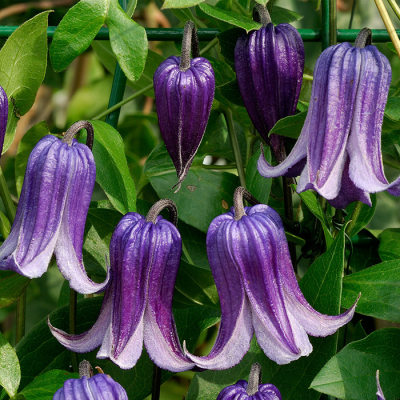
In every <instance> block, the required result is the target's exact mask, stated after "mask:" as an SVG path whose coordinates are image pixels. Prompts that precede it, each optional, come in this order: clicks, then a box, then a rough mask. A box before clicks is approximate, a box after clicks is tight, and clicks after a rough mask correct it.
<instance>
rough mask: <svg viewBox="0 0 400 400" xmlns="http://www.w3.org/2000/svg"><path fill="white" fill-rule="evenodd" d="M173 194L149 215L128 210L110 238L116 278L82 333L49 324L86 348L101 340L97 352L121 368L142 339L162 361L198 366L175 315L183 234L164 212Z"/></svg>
mask: <svg viewBox="0 0 400 400" xmlns="http://www.w3.org/2000/svg"><path fill="white" fill-rule="evenodd" d="M165 207H169V208H170V209H172V210H173V212H174V213H175V215H176V208H175V205H174V203H173V202H172V201H170V200H160V201H159V202H157V203H156V204H155V205H154V206H153V207H152V208H151V210H150V211H149V213H148V215H147V217H146V218H145V217H143V216H141V215H140V214H137V213H128V214H126V215H125V216H124V217H123V218H122V219H121V221H120V222H119V223H118V225H117V227H116V229H115V231H114V233H113V236H112V238H111V243H110V264H111V266H110V270H111V283H110V286H109V287H108V288H107V289H106V291H105V296H104V300H103V305H102V309H101V311H100V315H99V318H98V319H97V322H96V323H95V324H94V325H93V327H92V328H91V329H90V330H89V331H87V332H85V333H82V334H80V335H70V334H67V333H66V332H63V331H61V330H59V329H57V328H54V327H52V326H51V325H50V323H49V326H50V329H51V332H52V333H53V335H54V336H55V337H56V338H57V340H58V341H59V342H60V343H61V344H62V345H64V346H65V347H67V348H68V349H70V350H72V351H75V352H78V353H85V352H88V351H91V350H93V349H94V348H96V347H98V346H100V345H101V348H100V350H99V352H98V353H97V357H98V358H110V359H111V360H112V361H113V362H114V363H115V364H117V365H118V366H120V367H121V368H124V369H128V368H132V367H133V366H134V365H135V364H136V362H137V360H138V359H139V357H140V355H141V353H142V347H143V341H144V345H145V346H146V349H147V352H148V353H149V355H150V358H151V359H152V360H153V361H154V363H155V364H157V365H158V366H159V367H161V368H164V369H168V370H170V371H184V370H187V369H190V368H192V367H193V366H194V363H193V362H191V361H190V360H189V359H188V358H187V357H186V356H185V355H184V354H183V351H182V349H181V346H180V343H179V339H178V335H177V332H176V327H175V322H174V318H173V315H172V296H173V291H174V285H175V279H176V274H177V272H178V267H179V262H180V257H181V249H182V240H181V237H180V234H179V232H178V230H177V229H176V228H175V226H174V225H173V224H172V223H171V222H169V221H167V220H165V219H163V218H162V217H161V216H159V215H158V214H159V212H160V211H161V210H162V209H163V208H165Z"/></svg>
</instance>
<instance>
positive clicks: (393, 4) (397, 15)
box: [387, 0, 400, 19]
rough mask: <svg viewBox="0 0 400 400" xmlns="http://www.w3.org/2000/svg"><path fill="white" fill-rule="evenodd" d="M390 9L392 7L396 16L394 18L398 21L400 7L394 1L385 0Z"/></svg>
mask: <svg viewBox="0 0 400 400" xmlns="http://www.w3.org/2000/svg"><path fill="white" fill-rule="evenodd" d="M387 1H388V3H389V5H390V7H392V10H393V12H394V13H395V14H396V17H397V18H398V19H400V7H399V6H398V5H397V3H396V2H395V1H394V0H387Z"/></svg>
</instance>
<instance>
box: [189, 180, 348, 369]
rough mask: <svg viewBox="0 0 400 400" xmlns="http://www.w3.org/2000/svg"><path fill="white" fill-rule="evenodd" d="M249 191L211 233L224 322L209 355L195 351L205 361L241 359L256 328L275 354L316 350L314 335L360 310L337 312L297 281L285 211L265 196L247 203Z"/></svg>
mask: <svg viewBox="0 0 400 400" xmlns="http://www.w3.org/2000/svg"><path fill="white" fill-rule="evenodd" d="M243 193H245V190H244V189H243V188H241V187H239V188H238V189H236V192H235V195H234V208H233V209H232V210H231V211H230V212H227V213H225V214H223V215H220V216H218V217H216V218H215V219H214V220H213V221H212V222H211V225H210V227H209V229H208V233H207V254H208V259H209V262H210V267H211V271H212V274H213V277H214V280H215V284H216V286H217V290H218V294H219V298H220V303H221V325H220V329H219V332H218V336H217V339H216V342H215V344H214V346H213V348H212V349H211V352H210V353H209V355H208V356H204V357H198V356H194V355H192V354H190V353H188V352H187V355H188V357H189V358H190V359H191V360H193V361H194V362H195V363H196V365H197V366H199V367H201V368H207V369H226V368H230V367H232V366H233V365H235V364H237V363H238V362H239V361H240V360H241V359H242V357H243V356H244V354H245V353H246V352H247V350H248V348H249V346H250V340H251V339H252V336H253V332H255V335H256V338H257V342H258V344H259V345H260V347H261V348H262V349H263V351H264V353H265V354H266V355H267V357H269V358H270V359H271V360H273V361H275V362H276V363H278V364H287V363H290V362H291V361H293V360H297V359H298V358H299V357H301V356H306V355H308V354H310V353H311V351H312V345H311V343H310V341H309V339H308V335H312V336H328V335H331V334H332V333H334V332H335V331H336V330H337V329H338V328H340V327H341V326H343V325H344V324H346V323H347V322H349V321H350V320H351V318H352V317H353V314H354V310H355V304H354V305H353V306H352V307H351V308H350V309H349V310H347V311H346V312H345V313H343V314H341V315H338V316H330V315H325V314H321V313H319V312H318V311H316V310H314V309H313V308H312V307H311V305H310V304H309V303H308V302H307V300H306V299H305V298H304V296H303V294H302V293H301V290H300V288H299V285H298V283H297V280H296V276H295V274H294V271H293V267H292V263H291V260H290V255H289V250H288V244H287V241H286V237H285V232H284V228H283V225H282V221H281V219H280V217H279V215H278V213H276V212H275V211H274V210H273V209H272V208H271V207H269V206H267V205H263V204H258V205H255V206H253V207H243ZM246 196H248V195H247V194H246Z"/></svg>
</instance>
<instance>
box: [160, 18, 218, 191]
mask: <svg viewBox="0 0 400 400" xmlns="http://www.w3.org/2000/svg"><path fill="white" fill-rule="evenodd" d="M191 47H192V55H193V57H194V58H193V59H191V58H190V48H191ZM214 90H215V78H214V71H213V68H212V66H211V64H210V62H209V61H208V60H206V59H205V58H203V57H199V54H198V42H197V34H196V29H195V27H194V24H193V22H191V21H188V22H187V23H186V25H185V30H184V35H183V41H182V55H181V57H175V56H172V57H169V58H167V59H166V60H165V61H164V62H162V63H161V64H160V66H159V67H158V68H157V71H156V72H155V74H154V94H155V99H156V108H157V115H158V124H159V126H160V132H161V136H162V138H163V140H164V142H165V146H166V147H167V151H168V153H169V155H170V156H171V159H172V162H173V163H174V165H175V169H176V173H177V176H178V183H177V184H176V185H175V186H177V188H178V189H177V190H179V188H180V184H181V182H182V181H183V180H184V179H185V177H186V175H187V173H188V171H189V168H190V165H191V164H192V161H193V158H194V156H195V154H196V152H197V149H198V148H199V146H200V143H201V140H202V138H203V135H204V131H205V129H206V126H207V122H208V117H209V116H210V111H211V105H212V102H213V99H214Z"/></svg>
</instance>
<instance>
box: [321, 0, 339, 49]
mask: <svg viewBox="0 0 400 400" xmlns="http://www.w3.org/2000/svg"><path fill="white" fill-rule="evenodd" d="M336 8H337V5H336V0H322V3H321V10H322V21H321V44H322V50H324V49H326V48H327V47H329V46H331V45H333V44H335V43H336V42H337V23H336Z"/></svg>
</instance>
